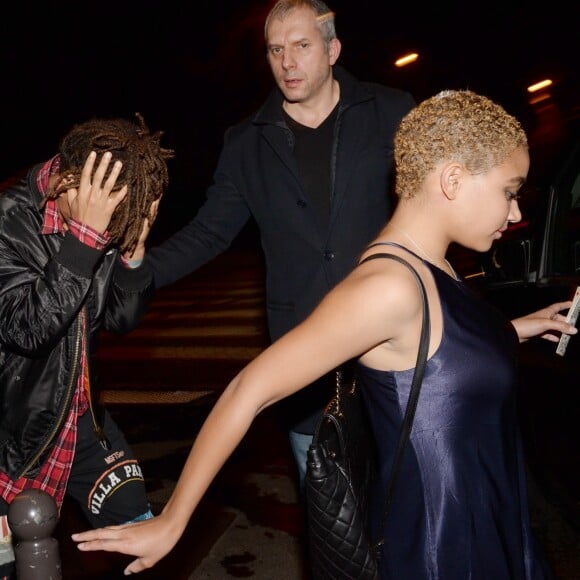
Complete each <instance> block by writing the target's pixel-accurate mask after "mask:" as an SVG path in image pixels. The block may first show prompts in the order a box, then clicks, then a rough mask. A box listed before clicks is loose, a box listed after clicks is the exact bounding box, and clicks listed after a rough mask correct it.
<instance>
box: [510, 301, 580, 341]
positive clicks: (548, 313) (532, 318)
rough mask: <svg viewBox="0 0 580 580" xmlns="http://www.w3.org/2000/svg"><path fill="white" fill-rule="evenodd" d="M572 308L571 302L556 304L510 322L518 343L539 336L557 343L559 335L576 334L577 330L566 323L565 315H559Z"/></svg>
mask: <svg viewBox="0 0 580 580" xmlns="http://www.w3.org/2000/svg"><path fill="white" fill-rule="evenodd" d="M570 306H572V301H571V300H568V301H566V302H556V303H555V304H552V305H550V306H547V307H546V308H542V309H541V310H538V311H536V312H532V313H531V314H527V315H526V316H522V317H520V318H515V319H514V320H512V324H513V325H514V327H515V329H516V332H517V333H518V337H519V339H520V342H525V341H526V340H528V339H530V338H534V337H536V336H539V337H540V338H543V339H545V340H549V341H550V342H558V341H559V340H560V334H561V333H563V334H576V333H577V332H578V329H577V328H576V327H575V326H572V325H571V324H568V323H567V322H566V315H565V314H560V312H561V311H562V310H567V309H569V308H570Z"/></svg>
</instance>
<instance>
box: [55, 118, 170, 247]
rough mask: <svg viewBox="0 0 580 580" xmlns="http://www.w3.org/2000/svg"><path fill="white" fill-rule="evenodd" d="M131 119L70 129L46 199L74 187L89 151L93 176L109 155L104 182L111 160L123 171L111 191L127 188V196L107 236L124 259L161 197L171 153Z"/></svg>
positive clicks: (157, 135) (158, 136)
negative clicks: (110, 157) (103, 159)
mask: <svg viewBox="0 0 580 580" xmlns="http://www.w3.org/2000/svg"><path fill="white" fill-rule="evenodd" d="M135 116H136V117H137V120H138V123H134V122H131V121H128V120H126V119H93V120H90V121H87V122H85V123H80V124H78V125H75V126H74V127H73V128H72V129H71V130H70V131H69V132H68V133H67V134H66V135H65V137H64V138H63V139H62V141H61V143H60V147H59V155H60V169H59V174H60V179H59V180H58V181H57V183H56V185H55V187H54V188H53V190H52V191H50V192H49V193H48V195H47V199H56V198H57V197H58V196H59V195H61V194H62V193H63V192H65V191H66V190H67V189H69V188H78V187H79V185H80V177H81V172H82V169H83V166H84V164H85V161H86V159H87V157H88V155H89V153H90V152H91V151H95V152H96V154H97V159H96V161H95V165H94V170H93V173H94V171H95V170H96V168H97V167H98V164H99V159H100V157H101V156H102V155H103V154H104V153H105V152H107V151H109V152H111V154H112V160H111V163H110V164H109V166H108V168H107V174H106V176H105V179H106V177H107V176H108V175H109V173H110V172H111V170H112V168H113V165H114V161H121V162H122V163H123V166H122V168H121V173H120V174H119V177H118V178H117V180H116V182H115V189H116V190H119V189H121V188H122V187H123V186H125V185H126V186H127V195H126V196H125V198H124V199H123V201H122V202H121V203H120V204H119V205H118V206H117V208H116V209H115V211H114V213H113V215H112V217H111V221H110V223H109V227H108V228H107V232H108V233H109V235H110V237H111V240H112V241H113V242H114V243H115V244H117V245H118V247H119V249H120V250H121V252H123V253H125V252H126V253H129V254H131V253H132V252H133V251H134V250H135V248H136V246H137V241H138V239H139V235H140V234H141V231H142V229H143V223H144V221H145V219H146V218H147V217H148V216H149V213H150V211H151V204H152V203H153V202H154V201H156V200H158V199H159V198H160V197H161V196H162V195H163V192H164V189H165V188H166V187H167V184H168V183H169V175H168V171H167V163H166V161H167V160H168V159H171V158H172V157H173V156H174V151H173V150H172V149H165V148H163V147H161V145H160V140H161V136H162V135H163V133H162V132H161V131H158V132H157V133H154V134H151V133H150V132H149V129H148V128H147V126H146V125H145V121H144V120H143V117H142V116H141V115H140V114H139V113H136V114H135Z"/></svg>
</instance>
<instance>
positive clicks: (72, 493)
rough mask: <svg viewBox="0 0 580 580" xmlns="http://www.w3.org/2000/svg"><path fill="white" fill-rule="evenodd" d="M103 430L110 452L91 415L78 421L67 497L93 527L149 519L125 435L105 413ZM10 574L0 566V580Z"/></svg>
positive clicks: (0, 503)
mask: <svg viewBox="0 0 580 580" xmlns="http://www.w3.org/2000/svg"><path fill="white" fill-rule="evenodd" d="M103 430H104V432H105V435H106V436H107V439H108V440H109V442H110V443H111V449H109V450H105V449H103V447H102V446H101V444H100V443H99V440H98V439H97V436H96V435H95V432H94V430H93V424H92V421H91V415H90V413H89V412H87V413H85V414H84V415H83V416H82V417H80V418H79V422H78V433H77V445H76V449H75V457H74V461H73V465H72V470H71V474H70V478H69V481H68V485H67V489H66V495H67V496H69V497H72V498H74V500H75V501H76V502H78V504H79V505H80V507H81V509H82V511H83V513H84V514H85V516H86V517H87V519H88V521H89V522H90V524H91V526H92V527H94V528H99V527H103V526H109V525H116V524H124V523H127V522H131V521H136V520H140V519H147V518H148V517H151V512H150V507H149V502H148V501H147V495H146V493H145V482H144V480H143V474H142V473H141V467H140V466H139V463H138V462H137V459H136V458H135V456H134V454H133V452H132V450H131V448H130V447H129V444H128V443H127V441H126V439H125V436H124V435H123V433H122V432H121V430H120V429H119V428H118V427H117V424H116V423H115V422H114V421H113V419H112V417H111V416H110V415H109V413H108V412H106V411H105V413H104V417H103ZM7 513H8V504H7V503H6V502H5V501H4V500H3V499H1V498H0V515H6V514H7ZM11 573H12V566H11V565H10V564H8V565H5V566H0V578H2V577H3V576H9V575H10V574H11Z"/></svg>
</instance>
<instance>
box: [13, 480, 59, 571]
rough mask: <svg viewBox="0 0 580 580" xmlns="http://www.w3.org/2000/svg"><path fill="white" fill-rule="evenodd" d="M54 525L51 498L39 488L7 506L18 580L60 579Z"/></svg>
mask: <svg viewBox="0 0 580 580" xmlns="http://www.w3.org/2000/svg"><path fill="white" fill-rule="evenodd" d="M57 523H58V509H57V507H56V502H55V501H54V498H53V497H52V496H51V495H50V494H48V493H46V492H45V491H42V490H40V489H27V490H24V491H23V492H21V493H19V494H18V495H17V496H16V497H15V498H14V500H13V501H12V503H11V504H10V506H9V507H8V525H9V526H10V529H11V531H12V536H13V538H14V542H13V544H14V556H15V561H16V576H17V578H18V580H61V579H62V569H61V563H60V554H59V549H58V542H57V541H56V540H55V539H54V538H53V537H51V534H52V532H53V531H54V529H55V527H56V525H57Z"/></svg>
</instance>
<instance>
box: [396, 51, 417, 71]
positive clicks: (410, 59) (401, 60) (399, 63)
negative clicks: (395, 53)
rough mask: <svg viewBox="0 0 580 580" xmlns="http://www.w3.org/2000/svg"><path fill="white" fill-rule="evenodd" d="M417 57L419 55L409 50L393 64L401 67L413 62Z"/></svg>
mask: <svg viewBox="0 0 580 580" xmlns="http://www.w3.org/2000/svg"><path fill="white" fill-rule="evenodd" d="M418 58H419V55H418V54H417V53H416V52H410V53H409V54H406V55H405V56H402V57H401V58H398V59H397V60H396V61H395V66H398V67H399V68H400V67H403V66H407V65H408V64H411V63H412V62H415V61H416V60H417V59H418Z"/></svg>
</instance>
